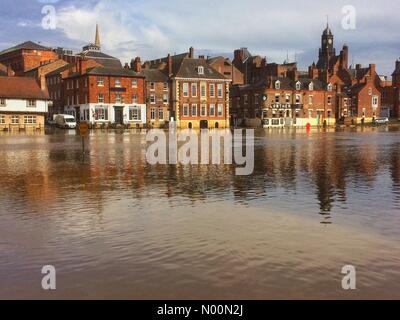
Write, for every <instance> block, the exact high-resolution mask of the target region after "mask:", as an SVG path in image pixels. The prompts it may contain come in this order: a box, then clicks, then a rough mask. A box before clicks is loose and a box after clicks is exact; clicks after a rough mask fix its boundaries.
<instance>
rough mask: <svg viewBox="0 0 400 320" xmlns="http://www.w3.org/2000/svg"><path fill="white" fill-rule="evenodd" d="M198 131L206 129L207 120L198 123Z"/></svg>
mask: <svg viewBox="0 0 400 320" xmlns="http://www.w3.org/2000/svg"><path fill="white" fill-rule="evenodd" d="M200 129H208V121H207V120H201V121H200Z"/></svg>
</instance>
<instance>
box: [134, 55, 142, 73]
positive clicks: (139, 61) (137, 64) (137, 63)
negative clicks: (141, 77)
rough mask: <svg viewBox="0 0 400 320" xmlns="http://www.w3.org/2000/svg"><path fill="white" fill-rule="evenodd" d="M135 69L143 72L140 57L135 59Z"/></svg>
mask: <svg viewBox="0 0 400 320" xmlns="http://www.w3.org/2000/svg"><path fill="white" fill-rule="evenodd" d="M132 69H133V71H135V72H137V73H140V72H142V61H141V60H140V57H136V58H135V60H134V61H133V68H132Z"/></svg>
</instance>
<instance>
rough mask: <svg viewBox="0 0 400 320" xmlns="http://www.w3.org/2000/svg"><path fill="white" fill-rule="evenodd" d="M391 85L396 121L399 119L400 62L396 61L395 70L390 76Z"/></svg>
mask: <svg viewBox="0 0 400 320" xmlns="http://www.w3.org/2000/svg"><path fill="white" fill-rule="evenodd" d="M392 83H393V97H394V103H393V106H394V108H393V111H394V113H393V116H394V117H395V118H396V119H400V60H397V61H396V68H395V70H394V72H393V74H392Z"/></svg>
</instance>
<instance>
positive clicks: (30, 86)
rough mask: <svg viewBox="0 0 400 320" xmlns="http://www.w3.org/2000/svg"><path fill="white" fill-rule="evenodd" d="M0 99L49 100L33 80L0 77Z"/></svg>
mask: <svg viewBox="0 0 400 320" xmlns="http://www.w3.org/2000/svg"><path fill="white" fill-rule="evenodd" d="M0 97H2V98H15V99H39V100H48V99H50V98H49V96H48V94H46V93H45V92H43V91H42V90H41V89H40V87H39V84H38V83H37V82H36V80H35V79H33V78H28V77H0Z"/></svg>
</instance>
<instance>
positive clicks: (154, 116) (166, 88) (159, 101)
mask: <svg viewBox="0 0 400 320" xmlns="http://www.w3.org/2000/svg"><path fill="white" fill-rule="evenodd" d="M131 69H132V70H133V71H135V72H136V73H138V74H140V75H142V76H144V77H145V81H146V90H145V101H146V106H147V115H146V118H147V127H149V128H164V127H167V125H168V123H169V109H170V94H171V92H170V81H169V78H168V75H166V74H165V73H164V72H162V71H161V70H158V69H149V68H147V69H142V65H141V60H140V58H139V57H137V58H135V60H132V62H131Z"/></svg>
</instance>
